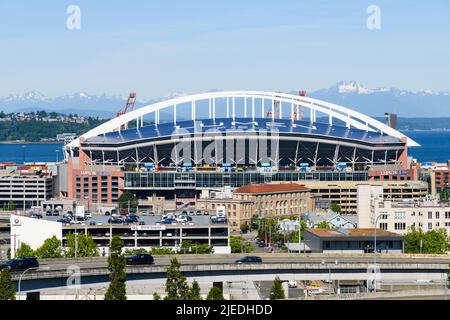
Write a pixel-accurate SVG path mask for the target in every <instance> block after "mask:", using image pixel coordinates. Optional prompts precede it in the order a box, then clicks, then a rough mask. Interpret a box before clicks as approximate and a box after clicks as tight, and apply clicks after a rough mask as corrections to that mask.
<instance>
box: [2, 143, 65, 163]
mask: <svg viewBox="0 0 450 320" xmlns="http://www.w3.org/2000/svg"><path fill="white" fill-rule="evenodd" d="M62 147H63V145H62V144H56V143H55V144H32V143H23V144H0V162H16V163H24V162H55V161H56V160H62V159H63V158H64V154H63V149H62Z"/></svg>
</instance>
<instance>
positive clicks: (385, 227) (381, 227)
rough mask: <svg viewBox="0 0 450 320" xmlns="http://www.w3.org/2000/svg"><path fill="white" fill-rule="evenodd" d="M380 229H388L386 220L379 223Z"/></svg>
mask: <svg viewBox="0 0 450 320" xmlns="http://www.w3.org/2000/svg"><path fill="white" fill-rule="evenodd" d="M380 229H382V230H387V229H388V224H387V223H386V222H382V223H380Z"/></svg>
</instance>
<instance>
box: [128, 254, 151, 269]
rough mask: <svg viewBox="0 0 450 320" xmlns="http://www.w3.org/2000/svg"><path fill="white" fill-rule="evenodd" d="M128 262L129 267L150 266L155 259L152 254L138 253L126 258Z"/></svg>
mask: <svg viewBox="0 0 450 320" xmlns="http://www.w3.org/2000/svg"><path fill="white" fill-rule="evenodd" d="M125 259H126V260H127V265H135V266H136V265H148V264H153V263H154V259H153V257H152V256H151V255H150V254H146V253H137V254H135V255H132V256H128V257H125Z"/></svg>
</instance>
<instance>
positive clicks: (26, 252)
mask: <svg viewBox="0 0 450 320" xmlns="http://www.w3.org/2000/svg"><path fill="white" fill-rule="evenodd" d="M30 257H36V253H35V252H34V250H33V249H31V247H30V246H29V245H28V244H26V243H25V242H22V243H21V244H20V246H19V248H18V249H17V251H16V258H30Z"/></svg>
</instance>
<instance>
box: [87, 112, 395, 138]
mask: <svg viewBox="0 0 450 320" xmlns="http://www.w3.org/2000/svg"><path fill="white" fill-rule="evenodd" d="M233 131H244V132H252V131H260V132H261V131H266V132H267V133H269V134H270V133H271V132H272V133H274V132H275V133H277V134H279V135H280V136H282V135H291V136H299V137H300V136H305V135H307V136H316V137H319V138H320V137H322V138H335V139H345V140H354V141H363V142H366V143H372V144H384V143H402V141H401V140H400V139H398V138H395V137H392V136H389V135H386V134H381V133H379V132H374V131H365V130H360V129H355V128H347V127H344V126H339V125H329V124H327V123H314V124H311V123H310V122H309V121H293V122H292V121H291V120H289V119H276V120H275V121H274V120H272V119H268V118H257V119H255V121H251V119H250V120H249V119H248V118H236V119H235V121H233V120H232V119H227V118H220V119H215V120H213V119H207V120H198V121H195V122H194V121H192V120H187V121H180V122H177V125H176V126H174V124H173V123H172V122H170V123H161V124H159V125H158V126H156V125H147V126H143V127H140V128H133V129H128V130H122V131H120V132H119V131H116V132H110V133H105V134H102V135H98V136H95V137H91V138H88V139H87V140H86V141H85V142H84V143H85V144H100V145H111V144H113V145H117V144H124V143H132V142H139V141H142V140H147V139H157V138H164V137H165V138H171V137H173V136H184V135H187V134H194V133H204V134H214V133H220V134H225V133H227V132H233Z"/></svg>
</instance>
